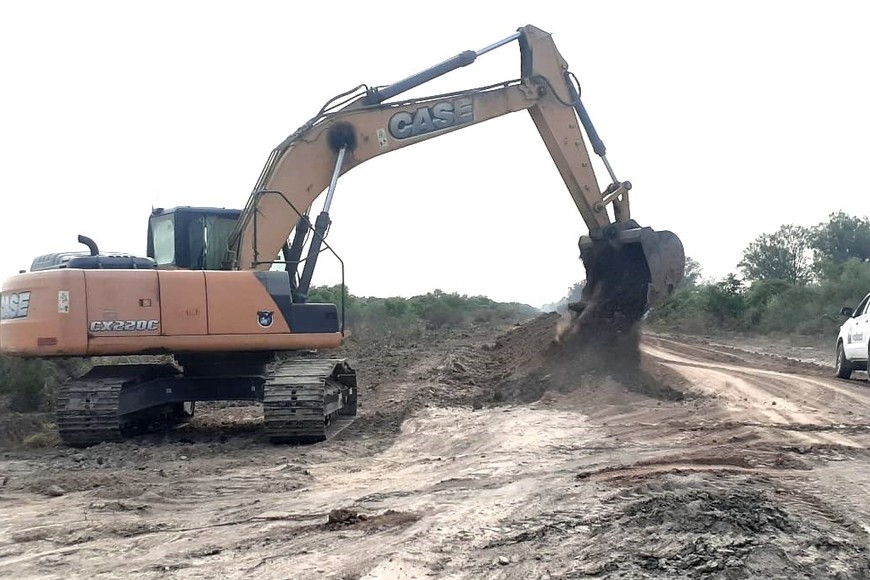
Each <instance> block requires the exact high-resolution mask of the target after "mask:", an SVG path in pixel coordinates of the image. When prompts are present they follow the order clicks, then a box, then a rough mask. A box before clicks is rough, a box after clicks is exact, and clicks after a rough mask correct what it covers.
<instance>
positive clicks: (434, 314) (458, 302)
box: [308, 286, 539, 342]
mask: <svg viewBox="0 0 870 580" xmlns="http://www.w3.org/2000/svg"><path fill="white" fill-rule="evenodd" d="M308 301H309V302H331V303H333V304H336V305H339V306H340V305H341V286H320V287H316V288H314V289H313V290H312V291H311V293H310V294H309V297H308ZM345 310H346V316H347V326H348V328H349V329H350V330H351V332H352V333H353V334H354V335H357V336H362V337H365V339H366V340H373V341H378V342H396V341H399V342H401V341H404V340H407V339H413V338H419V337H421V336H422V335H423V334H425V333H427V332H432V331H437V330H439V329H446V328H463V327H467V326H469V325H472V324H498V323H511V324H513V323H515V322H523V321H525V320H528V319H529V318H531V317H533V316H535V315H536V314H538V313H539V311H538V310H537V309H536V308H532V307H531V306H528V305H526V304H519V303H516V302H510V303H504V302H495V301H494V300H491V299H489V298H487V297H486V296H467V295H465V294H457V293H455V292H452V293H448V292H443V291H441V290H435V291H433V292H429V293H427V294H423V295H421V296H414V297H412V298H400V297H393V298H374V297H361V296H354V295H352V294H348V295H347V297H346V299H345Z"/></svg>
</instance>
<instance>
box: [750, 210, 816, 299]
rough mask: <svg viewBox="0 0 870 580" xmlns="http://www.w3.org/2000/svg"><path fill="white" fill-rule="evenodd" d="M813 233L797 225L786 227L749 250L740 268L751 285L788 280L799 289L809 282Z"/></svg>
mask: <svg viewBox="0 0 870 580" xmlns="http://www.w3.org/2000/svg"><path fill="white" fill-rule="evenodd" d="M810 239H811V231H810V230H809V229H808V228H805V227H802V226H795V225H790V224H789V225H784V226H781V227H780V228H779V230H777V231H776V232H775V233H773V234H762V235H760V236H758V237H757V238H755V241H753V242H752V243H751V244H749V246H747V248H746V249H745V250H743V260H741V262H740V263H739V264H738V266H739V267H740V268H741V269H742V270H743V274H744V276H745V277H746V279H747V280H749V281H756V280H784V281H786V282H788V283H789V284H792V285H796V284H800V283H803V282H806V281H808V280H809V279H810V278H811V274H812V270H811V265H810V257H809V248H810Z"/></svg>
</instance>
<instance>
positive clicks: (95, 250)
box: [78, 234, 100, 256]
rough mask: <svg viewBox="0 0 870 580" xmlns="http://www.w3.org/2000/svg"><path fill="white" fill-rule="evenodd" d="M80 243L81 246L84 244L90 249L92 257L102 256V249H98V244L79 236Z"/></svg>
mask: <svg viewBox="0 0 870 580" xmlns="http://www.w3.org/2000/svg"><path fill="white" fill-rule="evenodd" d="M78 241H79V243H80V244H84V245H86V246H87V247H88V249H89V250H90V251H91V255H92V256H99V255H100V249H99V248H98V247H97V243H96V242H95V241H94V240H92V239H91V238H89V237H87V236H83V235H81V234H79V238H78Z"/></svg>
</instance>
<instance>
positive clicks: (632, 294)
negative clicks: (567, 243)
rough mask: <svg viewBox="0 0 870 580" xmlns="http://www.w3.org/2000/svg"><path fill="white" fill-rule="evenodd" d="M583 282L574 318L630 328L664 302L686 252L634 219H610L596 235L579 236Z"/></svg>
mask: <svg viewBox="0 0 870 580" xmlns="http://www.w3.org/2000/svg"><path fill="white" fill-rule="evenodd" d="M580 257H581V259H582V260H583V264H584V266H585V267H586V284H585V286H584V288H583V293H582V295H581V298H580V302H576V303H573V304H571V305H570V308H571V310H573V311H574V312H575V313H577V315H578V317H580V318H583V319H586V318H594V319H595V320H596V321H599V322H602V321H603V322H607V323H610V324H614V325H615V326H617V327H629V326H631V325H633V324H634V323H636V322H638V321H639V320H640V319H641V318H643V316H644V314H646V312H647V311H648V310H649V309H650V308H654V307H656V306H659V305H661V304H662V303H664V301H665V300H667V299H668V297H669V296H670V295H671V294H673V292H674V290H675V289H676V287H677V284H678V283H679V281H680V280H681V279H682V277H683V272H684V270H685V266H686V255H685V253H684V251H683V244H682V242H680V239H679V238H678V237H677V236H676V235H675V234H673V233H672V232H669V231H661V232H656V231H653V230H652V229H651V228H646V227H643V228H642V227H639V226H637V224H636V223H633V222H626V223H624V224H613V225H612V226H609V227H608V228H607V229H605V230H604V232H602V234H601V235H599V236H595V237H588V236H584V237H582V238H581V239H580Z"/></svg>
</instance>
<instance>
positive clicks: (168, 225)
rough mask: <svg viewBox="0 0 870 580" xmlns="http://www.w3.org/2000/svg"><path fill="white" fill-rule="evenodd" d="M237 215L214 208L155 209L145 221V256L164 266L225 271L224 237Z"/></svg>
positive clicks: (159, 266) (233, 212)
mask: <svg viewBox="0 0 870 580" xmlns="http://www.w3.org/2000/svg"><path fill="white" fill-rule="evenodd" d="M239 214H241V211H240V210H237V209H224V208H214V207H174V208H171V209H163V208H157V209H155V210H154V211H152V212H151V218H150V219H149V220H148V257H149V258H152V259H153V260H154V261H155V262H156V263H157V267H158V268H163V269H182V270H228V269H229V267H228V265H227V264H225V263H224V256H225V254H226V250H227V240H228V238H229V236H230V234H231V233H232V231H233V228H234V227H235V226H236V222H237V221H238V219H239Z"/></svg>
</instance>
